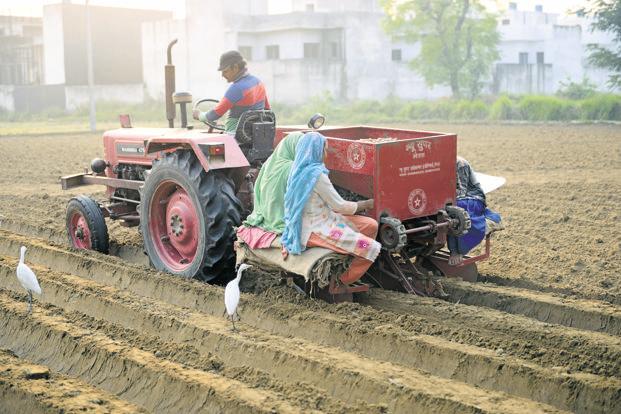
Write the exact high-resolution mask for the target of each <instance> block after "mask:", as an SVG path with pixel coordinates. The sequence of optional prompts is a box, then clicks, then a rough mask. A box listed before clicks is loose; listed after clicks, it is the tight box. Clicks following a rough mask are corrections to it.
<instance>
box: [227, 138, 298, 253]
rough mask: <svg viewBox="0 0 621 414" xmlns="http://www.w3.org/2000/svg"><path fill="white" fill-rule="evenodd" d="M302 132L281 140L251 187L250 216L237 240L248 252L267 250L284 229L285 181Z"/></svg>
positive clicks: (241, 227) (239, 232)
mask: <svg viewBox="0 0 621 414" xmlns="http://www.w3.org/2000/svg"><path fill="white" fill-rule="evenodd" d="M303 135H304V134H303V133H302V132H294V133H291V134H289V135H287V136H286V137H285V138H283V140H282V141H280V143H278V145H277V146H276V149H275V150H274V152H273V153H272V155H271V156H270V157H269V158H268V159H267V161H265V163H264V164H263V166H262V167H261V171H260V172H259V176H258V177H257V180H256V182H255V184H254V204H253V210H252V213H251V214H250V215H249V216H248V218H247V219H246V221H244V225H243V226H240V227H239V229H238V230H237V236H238V237H239V238H240V239H242V240H244V241H245V242H246V244H248V246H249V247H250V248H252V249H255V248H262V247H270V245H271V243H272V241H274V239H275V238H276V236H278V235H279V234H281V233H282V232H283V230H284V229H285V221H284V216H285V212H284V209H285V191H286V189H287V179H288V178H289V172H290V171H291V166H292V165H293V160H294V159H295V152H296V147H297V145H298V142H299V141H300V138H302V136H303Z"/></svg>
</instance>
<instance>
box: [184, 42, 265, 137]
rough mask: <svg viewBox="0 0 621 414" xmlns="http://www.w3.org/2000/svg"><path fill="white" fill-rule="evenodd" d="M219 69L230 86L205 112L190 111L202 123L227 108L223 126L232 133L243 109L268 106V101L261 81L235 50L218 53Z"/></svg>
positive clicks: (216, 117) (213, 118)
mask: <svg viewBox="0 0 621 414" xmlns="http://www.w3.org/2000/svg"><path fill="white" fill-rule="evenodd" d="M218 70H219V71H221V72H222V77H223V78H224V79H226V80H227V82H229V83H231V84H232V85H231V86H229V88H228V89H227V91H226V93H225V94H224V97H223V98H222V99H221V100H220V102H219V103H218V105H216V107H215V108H214V109H212V110H211V111H208V112H201V111H199V110H198V109H195V110H194V111H192V116H193V117H194V119H196V120H199V121H202V122H206V121H209V122H214V121H215V120H217V119H219V118H220V117H221V116H223V115H224V114H225V113H226V112H227V111H230V112H229V116H228V118H227V120H226V123H225V125H224V128H225V131H226V132H227V133H230V134H234V133H235V130H236V129H237V123H238V122H239V118H240V117H241V115H242V114H243V113H244V112H246V111H250V110H256V109H270V104H269V102H268V100H267V94H266V93H265V86H264V85H263V82H261V81H260V80H259V78H257V77H256V76H253V75H251V74H249V73H248V69H247V68H246V61H245V60H244V58H243V57H242V55H241V54H240V53H239V52H238V51H237V50H230V51H228V52H226V53H223V54H222V56H220V66H219V67H218Z"/></svg>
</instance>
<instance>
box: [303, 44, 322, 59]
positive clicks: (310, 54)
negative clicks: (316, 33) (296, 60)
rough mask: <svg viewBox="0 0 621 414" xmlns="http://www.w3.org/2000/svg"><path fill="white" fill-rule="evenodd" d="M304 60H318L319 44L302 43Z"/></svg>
mask: <svg viewBox="0 0 621 414" xmlns="http://www.w3.org/2000/svg"><path fill="white" fill-rule="evenodd" d="M304 59H319V43H304Z"/></svg>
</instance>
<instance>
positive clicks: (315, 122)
mask: <svg viewBox="0 0 621 414" xmlns="http://www.w3.org/2000/svg"><path fill="white" fill-rule="evenodd" d="M325 122H326V117H325V116H323V115H321V114H320V113H316V114H315V115H313V116H312V117H311V119H310V121H308V127H309V128H312V129H319V128H321V127H322V126H323V124H324V123H325Z"/></svg>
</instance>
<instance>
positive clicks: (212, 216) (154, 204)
mask: <svg viewBox="0 0 621 414" xmlns="http://www.w3.org/2000/svg"><path fill="white" fill-rule="evenodd" d="M234 188H235V186H234V183H233V181H232V180H231V179H230V178H229V177H227V175H226V174H225V173H224V172H222V171H209V172H206V171H205V170H204V169H203V167H202V166H201V164H200V162H199V161H198V159H197V158H196V157H195V156H194V154H193V153H192V152H191V151H185V150H182V151H176V152H173V153H171V154H167V155H166V156H165V157H164V158H162V159H161V160H156V161H154V164H153V168H152V169H151V172H150V174H149V175H148V177H147V179H146V181H145V184H144V187H143V189H142V196H141V203H140V218H141V219H140V229H141V231H142V235H143V239H144V246H145V250H146V252H147V255H148V256H149V259H150V260H151V263H152V264H153V266H154V267H155V268H156V269H158V270H163V271H166V272H169V273H173V274H175V275H178V276H182V277H185V278H192V277H195V278H197V279H200V280H204V281H212V280H214V279H215V278H217V277H222V276H226V275H227V274H228V272H231V275H232V273H233V268H234V265H235V252H234V250H233V242H234V241H235V230H234V227H235V226H238V225H239V224H240V223H241V211H242V206H241V203H240V202H239V200H238V199H237V197H236V196H235V189H234Z"/></svg>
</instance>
